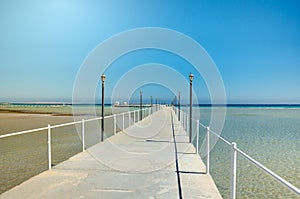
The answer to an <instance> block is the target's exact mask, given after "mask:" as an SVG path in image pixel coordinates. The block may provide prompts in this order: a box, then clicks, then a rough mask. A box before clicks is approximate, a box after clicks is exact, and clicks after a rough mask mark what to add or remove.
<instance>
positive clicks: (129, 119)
mask: <svg viewBox="0 0 300 199" xmlns="http://www.w3.org/2000/svg"><path fill="white" fill-rule="evenodd" d="M130 125H131V115H130V111H128V126H130Z"/></svg>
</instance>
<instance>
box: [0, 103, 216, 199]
mask: <svg viewBox="0 0 300 199" xmlns="http://www.w3.org/2000/svg"><path fill="white" fill-rule="evenodd" d="M188 140H189V139H188V136H187V134H186V132H185V131H184V129H183V128H182V127H181V125H180V123H179V121H178V120H177V118H176V116H175V113H174V112H173V110H172V109H171V108H169V107H165V108H163V109H161V110H159V111H157V112H155V113H153V114H152V115H150V116H149V117H146V118H144V119H143V120H142V121H140V122H138V123H135V124H134V125H132V126H130V127H128V128H127V129H125V130H124V131H123V132H119V133H118V134H116V135H114V136H112V137H110V138H108V139H106V140H105V141H104V142H101V143H98V144H96V145H94V146H93V147H91V148H89V149H87V150H86V151H84V152H82V153H79V154H77V155H75V156H73V157H72V158H70V159H69V160H67V161H65V162H62V163H60V164H58V165H57V166H55V167H53V168H52V170H49V171H45V172H43V173H41V174H39V175H37V176H35V177H32V178H31V179H29V180H28V181H26V182H24V183H22V184H20V185H19V186H16V187H14V188H13V189H11V190H9V191H7V192H5V193H3V194H2V195H0V198H1V199H2V198H122V199H123V198H168V199H169V198H216V199H218V198H221V195H220V194H219V191H218V190H217V188H216V186H215V184H214V182H213V180H212V178H211V177H210V176H209V175H206V174H205V166H204V164H203V162H202V161H201V159H200V157H199V156H198V155H197V154H196V153H195V148H194V146H193V145H192V144H190V143H188Z"/></svg>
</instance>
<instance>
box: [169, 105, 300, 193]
mask: <svg viewBox="0 0 300 199" xmlns="http://www.w3.org/2000/svg"><path fill="white" fill-rule="evenodd" d="M173 110H174V112H175V113H176V114H177V115H178V116H179V114H180V116H179V117H180V119H181V120H180V122H181V125H182V126H183V128H184V129H185V130H186V131H188V127H189V126H188V125H189V124H188V121H189V120H188V119H189V115H188V114H187V113H185V112H184V111H182V110H180V111H179V110H178V108H176V107H174V106H173ZM192 121H194V122H196V139H197V140H196V146H195V148H196V152H197V154H199V153H198V150H199V129H200V126H201V127H202V128H205V129H206V147H207V151H208V153H207V156H206V174H208V175H209V165H210V157H209V152H210V143H209V140H210V139H209V136H210V135H213V136H216V137H217V138H219V139H220V140H222V141H223V142H224V143H225V144H227V145H228V146H230V147H231V169H230V176H231V177H230V178H231V179H230V199H235V198H236V170H237V155H238V154H240V155H241V156H243V157H244V158H245V159H246V160H248V161H249V162H251V163H252V164H254V165H255V166H257V167H258V168H259V169H261V170H262V171H264V172H265V173H267V174H268V175H270V176H271V177H273V178H274V179H275V180H276V181H278V182H280V183H281V184H282V185H283V186H285V187H287V188H288V189H289V190H291V191H292V192H294V193H295V194H297V195H298V196H300V189H298V188H297V187H295V186H294V185H292V184H291V183H289V182H288V181H286V180H285V179H283V178H282V177H280V176H279V175H278V174H276V173H275V172H273V171H272V170H270V169H268V168H267V167H266V166H264V165H262V164H261V163H260V162H258V161H257V160H255V159H254V158H252V157H251V156H249V155H248V154H246V153H245V152H244V151H242V150H241V149H239V148H237V144H236V143H235V142H232V143H230V142H229V141H227V140H226V139H224V138H223V137H221V136H220V135H218V134H217V133H215V132H214V131H212V130H211V129H210V128H209V127H208V126H205V125H203V124H201V123H200V121H199V120H195V119H193V118H192Z"/></svg>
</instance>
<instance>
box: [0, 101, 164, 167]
mask: <svg viewBox="0 0 300 199" xmlns="http://www.w3.org/2000/svg"><path fill="white" fill-rule="evenodd" d="M161 108H162V106H161V105H158V104H157V105H155V104H154V105H153V106H152V107H150V108H144V109H137V110H133V111H128V112H123V113H119V114H113V115H108V116H105V117H104V120H105V119H107V118H113V134H114V135H115V134H117V116H122V125H119V126H120V127H122V128H121V130H122V131H123V130H124V129H125V126H126V125H125V122H126V121H125V114H128V122H127V124H128V126H130V125H131V122H130V121H131V120H132V117H131V115H132V114H133V123H132V124H134V123H136V122H139V121H140V114H142V116H141V118H142V119H144V118H145V117H147V116H149V115H151V114H152V113H154V112H156V111H158V110H160V109H161ZM97 120H102V117H97V118H91V119H82V120H81V121H76V122H69V123H64V124H57V125H52V126H51V125H50V124H48V126H47V127H42V128H36V129H31V130H26V131H20V132H16V133H9V134H4V135H0V139H1V138H7V137H12V136H16V135H22V134H28V133H32V132H37V131H43V130H47V137H48V138H47V147H48V169H49V170H51V168H52V158H51V157H52V153H51V129H54V128H60V127H64V126H69V125H74V124H81V125H82V132H81V136H82V140H81V141H82V151H85V149H86V145H85V124H86V123H87V122H91V121H97ZM128 126H127V127H128ZM101 133H104V132H101Z"/></svg>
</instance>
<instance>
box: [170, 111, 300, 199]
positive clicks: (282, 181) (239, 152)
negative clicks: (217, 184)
mask: <svg viewBox="0 0 300 199" xmlns="http://www.w3.org/2000/svg"><path fill="white" fill-rule="evenodd" d="M173 108H174V109H177V113H178V108H176V107H174V106H173ZM174 112H175V114H176V111H174ZM182 112H183V114H186V115H187V113H185V112H184V111H182V110H180V113H179V114H181V113H182ZM192 120H193V121H197V123H198V124H199V125H200V126H202V127H203V128H206V129H207V127H208V126H205V125H204V124H202V123H200V122H199V120H197V119H194V118H192ZM183 125H187V124H184V122H183ZM185 127H186V126H185ZM208 132H209V133H211V134H213V135H214V136H216V137H218V138H219V139H221V140H222V141H223V142H225V143H226V144H227V145H229V146H231V147H232V146H234V147H232V149H233V150H234V151H236V152H237V153H238V154H241V155H242V156H243V157H244V158H245V159H246V160H248V161H250V162H251V163H253V164H254V165H255V166H257V167H258V168H260V169H261V170H263V171H264V172H265V173H267V174H268V175H270V176H271V177H273V178H274V179H275V180H276V181H278V182H280V183H281V184H282V185H284V186H285V187H287V188H288V189H290V190H291V191H293V192H294V193H296V194H297V195H299V196H300V189H298V188H297V187H296V186H294V185H292V184H291V183H290V182H288V181H287V180H285V179H283V178H282V177H280V176H279V175H278V174H276V173H275V172H273V171H272V170H271V169H269V168H267V167H266V166H264V165H263V164H261V163H260V162H258V161H257V160H255V159H254V158H252V157H251V156H250V155H248V154H246V153H245V152H244V151H242V150H241V149H239V148H237V147H236V143H230V142H229V141H227V140H226V139H225V138H223V137H221V136H220V135H218V134H217V133H215V132H214V131H212V130H211V129H209V128H208ZM198 133H199V132H197V134H198ZM196 147H197V149H198V146H196ZM208 153H209V151H208ZM207 164H208V165H209V162H208V163H207ZM235 166H236V165H235ZM207 173H209V172H207ZM234 191H235V188H234ZM232 198H235V193H234V196H232Z"/></svg>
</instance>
